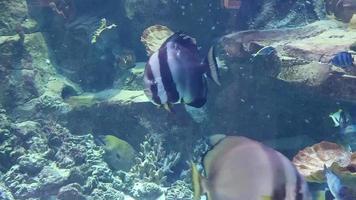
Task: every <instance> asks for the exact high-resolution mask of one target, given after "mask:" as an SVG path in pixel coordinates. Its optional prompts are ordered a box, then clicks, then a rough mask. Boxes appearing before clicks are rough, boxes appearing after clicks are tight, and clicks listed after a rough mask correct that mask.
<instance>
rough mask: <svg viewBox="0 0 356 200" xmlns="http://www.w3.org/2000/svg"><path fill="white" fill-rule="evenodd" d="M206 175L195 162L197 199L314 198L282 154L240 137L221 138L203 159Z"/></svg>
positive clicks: (194, 181)
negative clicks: (203, 195) (202, 174)
mask: <svg viewBox="0 0 356 200" xmlns="http://www.w3.org/2000/svg"><path fill="white" fill-rule="evenodd" d="M203 167H204V170H205V174H206V177H202V176H201V175H200V173H199V172H198V170H197V167H196V165H195V164H192V180H193V188H194V200H199V199H200V196H201V195H202V194H206V195H207V197H208V200H311V194H310V193H309V190H308V186H307V184H306V182H305V181H304V179H303V177H302V176H301V175H300V174H299V173H298V171H297V170H296V168H295V167H294V166H293V164H292V163H291V162H290V161H289V160H288V158H286V157H285V156H283V155H282V154H281V153H279V152H277V151H275V150H273V149H272V148H269V147H267V146H264V145H263V144H261V143H259V142H257V141H254V140H251V139H248V138H245V137H239V136H227V137H225V138H223V139H221V140H220V141H219V142H218V143H217V144H216V145H215V146H214V147H213V148H212V149H211V150H210V151H209V152H208V153H207V154H206V155H205V156H204V158H203Z"/></svg>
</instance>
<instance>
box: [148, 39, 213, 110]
mask: <svg viewBox="0 0 356 200" xmlns="http://www.w3.org/2000/svg"><path fill="white" fill-rule="evenodd" d="M206 75H208V76H210V77H211V78H212V79H213V80H214V81H215V82H216V83H217V84H220V82H219V76H218V67H217V62H216V58H215V55H214V47H212V48H211V49H210V50H209V53H208V56H207V58H206V59H205V60H202V59H201V58H200V56H199V52H198V48H197V45H196V41H195V39H193V38H191V37H189V36H187V35H185V34H183V33H180V32H178V33H175V34H173V35H172V36H171V37H169V38H168V39H167V40H166V41H165V42H164V43H163V44H162V46H161V47H160V48H159V50H158V51H157V52H155V53H153V54H152V55H151V57H150V58H149V60H148V62H147V64H146V67H145V72H144V83H145V94H146V96H147V97H148V98H149V99H150V100H151V101H152V102H153V103H154V104H156V105H160V106H164V107H165V108H166V109H168V110H169V109H170V107H171V105H172V104H177V103H184V104H187V105H189V106H193V107H196V108H200V107H202V106H203V105H204V104H205V102H206V100H207V91H208V90H207V81H206Z"/></svg>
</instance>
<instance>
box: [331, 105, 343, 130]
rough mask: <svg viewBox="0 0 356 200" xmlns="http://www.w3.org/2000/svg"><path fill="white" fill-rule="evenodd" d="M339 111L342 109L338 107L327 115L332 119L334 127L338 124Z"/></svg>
mask: <svg viewBox="0 0 356 200" xmlns="http://www.w3.org/2000/svg"><path fill="white" fill-rule="evenodd" d="M341 112H342V109H339V110H338V111H337V112H334V113H330V115H329V117H330V118H331V119H332V120H333V122H334V126H335V127H338V126H340V119H341Z"/></svg>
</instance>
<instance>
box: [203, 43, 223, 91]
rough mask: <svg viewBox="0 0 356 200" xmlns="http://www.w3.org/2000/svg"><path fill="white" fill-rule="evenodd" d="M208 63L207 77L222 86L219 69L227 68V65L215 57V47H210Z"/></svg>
mask: <svg viewBox="0 0 356 200" xmlns="http://www.w3.org/2000/svg"><path fill="white" fill-rule="evenodd" d="M206 62H207V65H208V69H207V75H208V76H209V77H210V78H211V79H212V80H213V81H214V82H215V83H216V84H217V85H219V86H220V85H221V83H220V74H219V68H222V67H225V64H224V63H223V62H221V61H220V60H219V59H218V57H217V56H216V55H215V45H212V46H211V47H210V49H209V52H208V56H207V59H206Z"/></svg>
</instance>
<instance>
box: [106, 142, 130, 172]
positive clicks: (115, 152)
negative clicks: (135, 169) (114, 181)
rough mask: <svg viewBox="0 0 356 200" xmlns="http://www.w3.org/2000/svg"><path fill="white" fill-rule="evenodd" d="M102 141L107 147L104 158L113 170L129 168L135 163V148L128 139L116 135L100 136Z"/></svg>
mask: <svg viewBox="0 0 356 200" xmlns="http://www.w3.org/2000/svg"><path fill="white" fill-rule="evenodd" d="M99 138H100V143H101V145H102V146H103V147H104V149H105V154H104V160H105V161H106V162H107V163H108V165H109V167H110V168H112V169H113V170H124V171H127V170H129V169H130V168H131V167H132V165H133V164H134V159H135V156H136V151H135V149H134V148H133V147H132V146H131V145H130V144H129V143H127V142H126V141H124V140H122V139H120V138H118V137H116V136H114V135H105V136H100V137H99Z"/></svg>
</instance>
